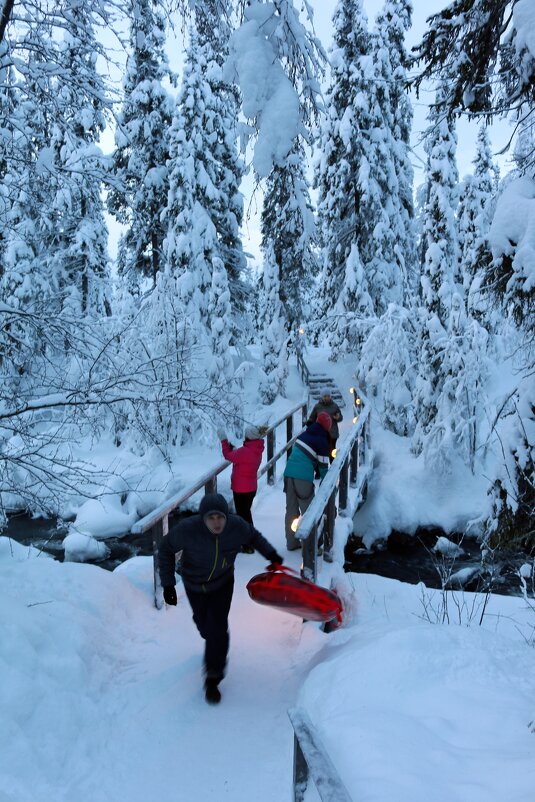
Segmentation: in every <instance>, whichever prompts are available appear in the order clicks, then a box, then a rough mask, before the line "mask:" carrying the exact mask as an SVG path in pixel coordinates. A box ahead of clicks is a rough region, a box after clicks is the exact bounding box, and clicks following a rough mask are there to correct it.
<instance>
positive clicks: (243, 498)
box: [232, 490, 256, 524]
mask: <svg viewBox="0 0 535 802" xmlns="http://www.w3.org/2000/svg"><path fill="white" fill-rule="evenodd" d="M232 495H233V496H234V509H235V510H236V515H239V516H240V518H243V520H244V521H248V523H250V524H252V523H253V516H252V515H251V507H252V506H253V499H254V497H255V496H256V490H252V491H251V492H250V493H236V491H233V493H232Z"/></svg>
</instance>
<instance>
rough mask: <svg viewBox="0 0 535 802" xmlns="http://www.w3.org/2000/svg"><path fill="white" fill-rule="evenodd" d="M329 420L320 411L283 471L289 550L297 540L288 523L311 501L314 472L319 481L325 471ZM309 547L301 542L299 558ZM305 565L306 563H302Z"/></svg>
mask: <svg viewBox="0 0 535 802" xmlns="http://www.w3.org/2000/svg"><path fill="white" fill-rule="evenodd" d="M331 425H332V420H331V417H330V415H328V414H327V413H326V412H320V414H319V415H318V417H317V419H316V422H315V423H312V424H311V425H310V426H308V427H307V429H306V430H305V431H304V432H303V433H302V434H300V435H299V437H298V438H297V440H296V441H295V443H294V446H293V448H292V453H291V454H290V458H289V459H288V462H287V463H286V469H285V471H284V492H285V494H286V515H285V518H284V525H285V530H286V547H287V548H288V550H289V551H294V550H295V549H299V548H301V541H300V540H298V539H297V538H296V537H295V533H294V532H293V530H292V522H293V521H294V520H295V519H296V518H299V516H300V515H303V514H304V513H305V511H306V510H307V509H308V508H309V506H310V503H311V501H312V499H313V498H314V473H315V471H316V469H317V470H318V471H319V476H320V480H321V479H323V477H324V476H325V474H326V473H327V470H328V469H329V454H330V440H329V431H330V429H331ZM310 546H311V544H309V543H307V542H306V541H305V542H304V543H303V556H305V550H306V549H309V548H310ZM305 564H307V563H305Z"/></svg>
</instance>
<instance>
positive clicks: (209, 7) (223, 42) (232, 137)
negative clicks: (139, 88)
mask: <svg viewBox="0 0 535 802" xmlns="http://www.w3.org/2000/svg"><path fill="white" fill-rule="evenodd" d="M231 5H232V4H231V2H230V0H223V2H222V0H203V2H202V3H198V4H197V6H196V8H195V21H196V29H197V37H198V44H199V48H200V50H201V51H202V53H203V55H204V58H205V61H206V80H207V82H208V85H209V87H210V90H211V96H212V106H213V110H212V131H211V147H212V152H213V156H214V162H213V167H214V170H215V175H214V176H213V178H212V180H213V182H214V184H215V186H217V187H218V189H219V193H220V195H219V198H218V199H214V202H213V204H212V209H211V218H212V220H213V222H214V225H215V227H216V230H217V238H218V242H219V252H220V257H221V259H222V260H223V263H224V265H225V268H226V270H227V276H228V282H229V288H230V303H231V309H232V317H231V320H232V333H233V338H234V339H238V340H239V339H241V337H242V336H243V332H244V329H245V325H246V323H245V320H244V316H245V310H246V299H247V295H248V294H249V292H250V288H249V286H248V283H247V282H246V281H245V280H244V274H245V272H246V269H247V260H246V258H245V254H244V252H243V245H242V240H241V234H240V227H241V224H242V222H243V196H242V193H241V192H240V184H241V181H242V178H243V175H244V164H243V160H242V159H241V157H240V156H239V153H238V143H237V140H238V116H239V115H238V110H239V104H240V98H239V92H238V88H237V87H236V85H235V84H232V83H229V82H228V81H227V80H226V79H225V78H224V75H223V67H224V64H225V60H226V58H227V56H228V47H229V39H230V35H231V28H230V25H229V22H228V20H229V16H230V7H231Z"/></svg>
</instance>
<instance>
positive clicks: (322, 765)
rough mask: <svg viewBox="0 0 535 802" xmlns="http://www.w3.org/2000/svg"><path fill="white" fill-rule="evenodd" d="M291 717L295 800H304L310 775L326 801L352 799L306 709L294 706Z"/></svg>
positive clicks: (346, 801) (296, 801)
mask: <svg viewBox="0 0 535 802" xmlns="http://www.w3.org/2000/svg"><path fill="white" fill-rule="evenodd" d="M288 716H289V718H290V721H291V722H292V726H293V728H294V779H293V788H294V802H303V800H304V799H305V793H306V789H307V784H308V777H309V775H310V776H311V777H312V779H313V780H314V783H315V785H316V789H317V791H318V794H319V796H320V799H321V800H322V802H351V797H350V796H349V793H348V791H347V788H346V787H345V785H344V784H343V782H342V780H341V779H340V777H339V775H338V772H337V771H336V768H335V766H334V764H333V762H332V760H331V758H330V757H329V755H328V754H327V752H326V750H325V747H324V746H323V744H322V742H321V740H320V738H319V735H318V732H317V730H316V729H315V727H314V725H313V724H312V722H311V720H310V718H309V717H308V715H307V714H306V713H305V711H304V710H302V709H300V708H298V707H292V708H290V710H288Z"/></svg>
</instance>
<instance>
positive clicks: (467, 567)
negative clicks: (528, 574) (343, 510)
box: [344, 527, 533, 596]
mask: <svg viewBox="0 0 535 802" xmlns="http://www.w3.org/2000/svg"><path fill="white" fill-rule="evenodd" d="M444 537H447V539H448V540H449V541H451V542H452V543H454V544H457V545H458V546H460V548H461V549H462V551H463V553H462V554H459V555H458V556H453V555H452V556H450V555H448V554H443V553H440V552H436V551H435V550H434V547H435V545H436V543H437V541H438V539H439V538H444ZM532 560H533V557H530V556H529V555H527V554H524V553H522V552H509V551H501V552H498V551H496V552H494V553H493V554H492V555H487V556H486V558H485V560H483V555H482V551H481V545H480V543H479V541H478V540H477V539H476V538H473V537H467V536H466V535H463V534H461V533H450V534H448V535H446V533H445V532H444V531H443V530H442V529H439V528H433V527H429V528H419V529H418V530H417V531H416V532H415V533H414V534H413V535H408V534H406V533H404V532H398V531H396V530H394V531H392V532H391V533H390V535H389V537H388V538H387V539H386V540H385V541H381V542H378V543H376V544H374V547H373V548H371V549H366V548H365V547H364V544H363V542H362V539H361V538H360V537H359V536H358V535H352V536H351V537H350V538H349V540H348V542H347V544H346V548H345V564H344V569H345V570H346V571H349V572H355V573H367V574H378V575H379V576H384V577H388V578H390V579H399V580H400V581H401V582H408V583H411V584H417V583H418V582H423V583H424V585H426V587H428V588H442V587H445V588H448V589H452V590H455V589H459V588H461V587H462V588H463V589H464V590H466V591H471V592H486V591H488V590H490V591H492V592H493V593H498V594H501V595H505V596H519V595H521V585H520V579H519V576H518V572H519V569H520V566H521V565H523V564H524V563H526V562H528V561H529V562H532Z"/></svg>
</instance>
